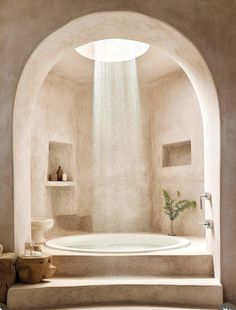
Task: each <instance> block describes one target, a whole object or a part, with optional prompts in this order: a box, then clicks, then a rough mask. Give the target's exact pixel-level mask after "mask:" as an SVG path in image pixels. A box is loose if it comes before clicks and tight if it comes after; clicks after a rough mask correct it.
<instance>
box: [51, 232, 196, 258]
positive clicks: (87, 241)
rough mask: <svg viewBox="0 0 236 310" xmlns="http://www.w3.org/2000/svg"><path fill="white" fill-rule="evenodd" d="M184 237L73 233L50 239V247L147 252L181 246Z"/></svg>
mask: <svg viewBox="0 0 236 310" xmlns="http://www.w3.org/2000/svg"><path fill="white" fill-rule="evenodd" d="M189 243H190V241H189V240H187V239H185V238H180V237H172V236H167V235H160V234H138V233H137V234H133V233H127V234H125V233H107V234H86V235H73V236H67V237H61V238H56V239H51V240H48V241H47V242H46V245H47V246H48V247H51V248H55V249H60V250H66V251H76V252H86V253H94V254H96V253H98V254H99V253H100V254H106V253H107V254H125V253H127V254H128V253H147V252H156V251H166V250H172V249H177V248H182V247H185V246H187V245H189Z"/></svg>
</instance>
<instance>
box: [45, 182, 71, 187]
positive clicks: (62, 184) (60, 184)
mask: <svg viewBox="0 0 236 310" xmlns="http://www.w3.org/2000/svg"><path fill="white" fill-rule="evenodd" d="M74 185H75V184H74V182H72V181H66V182H64V181H47V183H46V186H49V187H69V186H74Z"/></svg>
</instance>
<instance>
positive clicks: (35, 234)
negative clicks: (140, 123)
mask: <svg viewBox="0 0 236 310" xmlns="http://www.w3.org/2000/svg"><path fill="white" fill-rule="evenodd" d="M53 224H54V219H50V218H32V219H31V231H32V241H34V242H35V243H36V244H37V243H41V244H42V243H45V241H46V239H45V236H44V233H45V232H46V231H48V230H49V229H51V228H52V227H53Z"/></svg>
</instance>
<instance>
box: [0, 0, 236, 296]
mask: <svg viewBox="0 0 236 310" xmlns="http://www.w3.org/2000/svg"><path fill="white" fill-rule="evenodd" d="M0 6H1V10H0V27H1V36H0V44H1V46H2V49H1V58H0V68H1V70H0V87H1V91H0V102H1V104H0V137H1V146H0V150H1V152H0V170H1V174H0V207H1V216H0V229H1V231H0V235H1V242H2V243H3V244H4V247H5V250H13V248H14V230H13V227H14V212H13V193H14V189H13V143H12V141H13V130H12V127H13V103H14V97H15V93H16V87H17V83H18V81H19V78H20V75H21V72H22V69H23V66H24V64H25V63H26V61H27V59H28V57H29V56H30V54H31V53H32V52H33V50H34V49H35V48H36V47H37V45H38V44H39V43H40V42H41V41H42V40H43V39H44V38H45V37H47V36H48V35H49V34H51V33H52V32H53V31H55V30H56V29H58V28H60V27H62V26H63V25H64V24H66V23H67V22H68V21H70V20H71V19H73V18H77V17H79V16H83V15H86V14H89V13H93V12H99V11H115V10H127V11H136V12H140V13H143V14H147V15H150V16H152V17H154V18H156V19H159V20H162V21H164V22H166V23H168V24H170V25H172V26H173V27H175V28H176V29H178V30H179V31H180V32H182V33H183V34H184V35H185V36H186V37H187V38H189V39H190V40H191V41H192V42H193V44H195V46H196V47H197V48H198V49H199V51H200V52H201V54H202V55H203V58H204V59H205V61H206V63H207V64H208V66H209V68H210V70H211V72H212V74H213V78H214V81H215V84H216V88H217V92H218V96H219V103H220V112H221V145H222V146H221V193H220V194H221V216H220V219H219V220H220V221H221V240H222V246H221V254H222V258H221V275H222V282H223V284H224V295H225V299H226V300H231V301H234V302H236V295H235V280H236V279H235V276H233V275H235V274H236V270H235V268H236V267H235V253H236V243H235V235H236V225H235V221H236V209H235V201H236V191H235V187H236V178H235V170H236V162H235V156H236V140H235V134H236V125H235V124H236V122H235V119H236V106H235V99H234V98H235V97H236V89H235V74H236V64H235V53H236V40H235V36H236V19H235V14H236V3H235V1H234V0H215V1H205V0H201V1H199V0H192V1H185V0H179V1H172V0H157V1H152V0H147V1H145V2H144V1H142V0H139V1H123V0H120V1H116V0H114V1H110V0H107V1H99V0H95V1H94V0H88V1H86V2H84V1H80V0H79V1H78V0H69V1H60V2H58V1H47V0H40V1H37V2H36V1H30V0H22V1H17V0H12V1H6V0H3V1H1V3H0ZM52 13H53V14H52ZM19 51H20V52H19Z"/></svg>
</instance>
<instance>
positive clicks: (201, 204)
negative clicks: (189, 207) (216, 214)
mask: <svg viewBox="0 0 236 310" xmlns="http://www.w3.org/2000/svg"><path fill="white" fill-rule="evenodd" d="M203 198H205V199H207V200H211V193H208V192H205V193H204V194H202V195H200V209H203V203H202V200H203Z"/></svg>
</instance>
